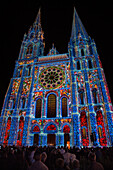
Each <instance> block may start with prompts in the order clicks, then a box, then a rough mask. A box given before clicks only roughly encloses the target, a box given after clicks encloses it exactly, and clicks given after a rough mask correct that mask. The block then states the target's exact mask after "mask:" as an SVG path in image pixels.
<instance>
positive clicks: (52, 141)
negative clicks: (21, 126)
mask: <svg viewBox="0 0 113 170" xmlns="http://www.w3.org/2000/svg"><path fill="white" fill-rule="evenodd" d="M44 133H47V144H48V145H51V146H55V145H56V133H57V126H56V124H54V123H53V122H50V123H49V124H47V125H46V126H45V128H44Z"/></svg>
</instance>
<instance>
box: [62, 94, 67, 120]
mask: <svg viewBox="0 0 113 170" xmlns="http://www.w3.org/2000/svg"><path fill="white" fill-rule="evenodd" d="M62 117H67V98H66V97H63V98H62Z"/></svg>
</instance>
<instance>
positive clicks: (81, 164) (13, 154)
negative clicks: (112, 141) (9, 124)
mask: <svg viewBox="0 0 113 170" xmlns="http://www.w3.org/2000/svg"><path fill="white" fill-rule="evenodd" d="M0 170H113V148H112V147H110V148H81V149H79V148H76V147H73V148H70V149H68V148H64V147H58V148H55V147H46V146H45V147H36V146H32V147H16V146H6V147H3V146H0Z"/></svg>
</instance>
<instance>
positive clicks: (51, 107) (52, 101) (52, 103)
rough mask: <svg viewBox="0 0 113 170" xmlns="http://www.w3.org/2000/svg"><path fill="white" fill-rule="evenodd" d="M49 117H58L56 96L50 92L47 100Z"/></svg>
mask: <svg viewBox="0 0 113 170" xmlns="http://www.w3.org/2000/svg"><path fill="white" fill-rule="evenodd" d="M47 117H48V118H50V117H56V96H55V95H54V94H50V95H49V96H48V100H47Z"/></svg>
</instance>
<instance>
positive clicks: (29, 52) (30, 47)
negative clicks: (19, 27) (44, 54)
mask: <svg viewBox="0 0 113 170" xmlns="http://www.w3.org/2000/svg"><path fill="white" fill-rule="evenodd" d="M32 51H33V45H32V44H30V45H29V46H28V47H27V50H26V56H28V55H30V54H32Z"/></svg>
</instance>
